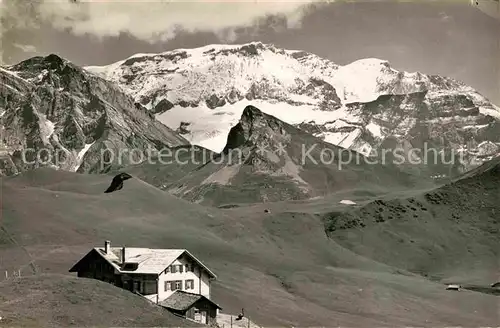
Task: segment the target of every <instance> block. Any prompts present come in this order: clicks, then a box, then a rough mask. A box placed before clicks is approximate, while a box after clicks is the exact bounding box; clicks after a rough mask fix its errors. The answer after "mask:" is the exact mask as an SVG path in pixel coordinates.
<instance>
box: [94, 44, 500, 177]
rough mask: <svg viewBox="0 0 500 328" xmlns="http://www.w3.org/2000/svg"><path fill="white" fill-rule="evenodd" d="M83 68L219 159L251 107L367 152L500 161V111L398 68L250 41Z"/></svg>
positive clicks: (469, 93) (467, 163) (468, 164)
mask: <svg viewBox="0 0 500 328" xmlns="http://www.w3.org/2000/svg"><path fill="white" fill-rule="evenodd" d="M85 69H86V70H88V71H90V72H93V73H95V74H97V75H101V76H103V77H104V78H106V79H108V80H110V81H114V82H116V83H118V84H119V85H120V86H121V87H122V88H123V90H124V91H125V92H126V93H128V94H130V95H131V96H132V97H134V99H135V101H136V102H138V103H141V104H142V105H144V106H145V107H146V108H148V109H149V110H150V111H151V112H153V113H154V114H155V117H156V118H157V119H158V120H160V121H162V122H164V123H165V124H166V125H168V126H169V127H171V128H172V129H174V130H176V129H178V131H179V132H180V133H181V134H182V135H183V136H185V137H186V138H187V139H188V140H190V142H191V143H193V144H196V145H199V146H203V147H205V148H208V149H210V150H212V151H215V152H220V151H222V149H223V148H224V146H225V141H226V136H227V133H229V131H230V129H231V127H232V126H234V125H235V124H236V123H237V121H238V119H239V117H240V116H241V113H242V111H243V109H244V108H245V107H246V106H248V105H254V106H256V107H258V108H260V109H261V110H262V111H263V112H265V113H267V114H271V115H274V116H276V117H278V118H279V119H280V120H282V121H284V122H287V123H290V124H293V125H296V126H299V127H301V128H304V129H306V131H310V132H311V133H313V134H315V135H316V136H318V137H320V138H323V139H324V140H325V141H327V142H329V143H331V144H334V145H337V146H341V147H344V148H349V149H354V150H357V151H358V152H361V153H363V154H365V155H370V154H373V152H378V153H380V151H381V150H383V149H384V147H385V144H386V143H387V142H390V141H391V140H394V142H396V143H397V144H398V145H399V146H401V147H407V145H412V142H413V141H414V140H417V141H416V146H417V147H420V148H421V144H422V142H428V143H429V144H431V145H432V146H433V147H436V148H437V149H438V150H443V151H445V152H447V153H451V152H464V153H465V154H466V156H464V163H462V164H461V165H462V172H463V171H466V170H468V169H470V168H472V167H475V166H478V165H480V164H481V163H482V162H483V161H484V160H487V159H491V158H493V157H494V156H497V155H498V154H500V140H499V137H498V136H499V135H500V111H499V109H498V107H497V106H495V105H494V104H492V103H491V102H489V101H488V99H486V98H485V97H483V96H482V95H481V94H480V93H478V92H477V91H476V90H474V89H473V88H471V87H469V86H467V85H465V84H464V83H462V82H460V81H456V80H453V79H450V78H446V77H442V76H437V75H426V74H423V73H420V72H414V73H409V72H404V71H397V70H395V69H393V68H392V67H391V66H390V63H389V62H388V61H386V60H381V59H377V58H365V59H360V60H357V61H354V62H352V63H351V64H348V65H345V66H340V65H337V64H335V63H333V62H331V61H329V60H326V59H324V58H320V57H318V56H316V55H314V54H310V53H307V52H304V51H299V50H286V49H281V48H278V47H275V46H274V45H272V44H263V43H262V42H252V43H248V44H242V45H207V46H204V47H200V48H193V49H177V50H172V51H167V52H163V53H159V54H137V55H134V56H131V57H129V58H128V59H125V60H122V61H119V62H116V63H114V64H111V65H107V66H98V67H97V66H91V67H86V68H85ZM377 108H378V109H377ZM374 109H377V110H376V111H373V110H374ZM412 147H413V146H412ZM436 175H438V174H436Z"/></svg>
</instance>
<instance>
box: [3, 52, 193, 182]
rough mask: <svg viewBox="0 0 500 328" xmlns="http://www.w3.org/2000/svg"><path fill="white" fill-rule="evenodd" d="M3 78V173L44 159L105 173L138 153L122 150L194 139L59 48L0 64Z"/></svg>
mask: <svg viewBox="0 0 500 328" xmlns="http://www.w3.org/2000/svg"><path fill="white" fill-rule="evenodd" d="M0 84H1V85H2V86H3V88H2V89H1V91H0V108H1V109H2V111H1V117H0V120H1V123H2V127H3V128H4V129H3V131H2V136H1V137H2V138H1V139H2V140H1V141H2V146H3V147H4V149H3V151H2V155H3V156H2V164H1V168H0V173H1V174H4V175H6V174H7V175H8V174H16V173H19V172H20V171H24V170H27V169H32V168H36V167H38V166H40V165H55V166H56V167H58V168H62V169H66V170H70V171H79V172H80V171H87V172H100V171H103V170H106V169H107V166H109V165H111V164H116V163H117V162H120V161H124V162H125V163H126V162H130V161H133V160H136V158H135V157H134V155H135V156H136V157H137V156H139V155H138V154H133V155H130V153H129V154H127V153H125V152H124V150H128V151H130V152H132V151H131V150H132V149H134V151H137V150H140V151H144V150H145V149H147V148H161V147H171V146H175V145H181V144H189V142H188V141H187V140H186V139H185V138H183V137H182V136H180V135H178V134H177V133H176V132H174V131H172V130H171V129H169V128H168V127H166V126H164V125H163V124H162V123H160V122H158V121H157V120H155V119H154V117H153V116H152V115H151V113H149V112H148V111H147V110H145V108H143V107H142V106H139V105H138V104H135V103H134V102H133V101H132V99H131V98H130V97H129V96H127V95H125V94H123V93H122V92H121V91H120V89H119V87H117V86H115V85H114V84H113V83H110V82H108V81H105V80H103V79H101V78H98V77H96V76H94V75H92V74H88V73H87V72H86V71H84V70H83V69H81V68H79V67H78V66H76V65H74V64H72V63H71V62H70V61H68V60H65V59H63V58H61V57H59V56H57V55H54V54H51V55H48V56H45V57H42V56H39V57H33V58H30V59H27V60H25V61H23V62H21V63H19V64H16V65H11V66H8V67H2V68H0ZM123 153H125V154H123ZM120 154H121V155H123V156H122V158H118V155H120ZM106 156H107V157H106ZM139 157H140V156H139ZM104 162H109V163H104Z"/></svg>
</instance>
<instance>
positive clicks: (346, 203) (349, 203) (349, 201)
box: [339, 199, 356, 205]
mask: <svg viewBox="0 0 500 328" xmlns="http://www.w3.org/2000/svg"><path fill="white" fill-rule="evenodd" d="M339 204H344V205H356V203H355V202H353V201H352V200H348V199H343V200H341V201H340V202H339Z"/></svg>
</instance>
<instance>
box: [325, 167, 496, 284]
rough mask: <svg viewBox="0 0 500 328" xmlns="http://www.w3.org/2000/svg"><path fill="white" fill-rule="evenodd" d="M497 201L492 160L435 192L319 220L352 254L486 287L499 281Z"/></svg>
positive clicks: (374, 203) (371, 204) (381, 201)
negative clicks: (323, 222)
mask: <svg viewBox="0 0 500 328" xmlns="http://www.w3.org/2000/svg"><path fill="white" fill-rule="evenodd" d="M499 201H500V159H496V160H494V161H491V162H489V163H486V164H484V165H483V166H481V167H479V168H478V169H476V170H474V171H471V172H469V173H468V174H467V175H466V176H463V177H461V178H460V179H457V180H456V181H454V182H452V183H450V184H447V185H445V186H443V187H440V188H438V189H435V190H432V191H428V192H425V193H421V194H416V195H414V196H412V197H409V198H406V197H398V198H393V199H388V198H385V199H377V200H374V201H372V202H369V203H368V204H366V205H364V206H360V207H357V208H354V209H352V210H350V211H347V212H343V213H340V212H331V213H328V214H326V215H325V216H324V217H323V218H324V220H325V226H326V231H327V233H328V235H329V237H330V238H332V239H333V240H335V241H336V242H338V243H339V244H340V245H343V246H344V247H347V248H349V249H351V250H352V251H354V252H356V253H357V254H360V255H363V256H367V257H369V258H371V259H374V260H376V261H381V262H383V263H386V264H389V265H393V266H397V267H399V268H402V269H405V270H408V271H411V272H414V273H417V274H420V275H424V276H427V277H429V278H431V279H434V280H438V281H443V282H450V283H451V282H453V283H461V284H464V285H467V284H482V285H483V286H484V287H488V286H489V285H490V284H491V283H494V282H496V281H498V280H499V279H500V276H499V272H498V266H499V262H498V260H499V258H500V253H499V251H500V239H499V236H500V235H499V232H500V208H499ZM373 245H377V247H373ZM409 258H410V259H412V261H408V259H409ZM488 282H490V283H488Z"/></svg>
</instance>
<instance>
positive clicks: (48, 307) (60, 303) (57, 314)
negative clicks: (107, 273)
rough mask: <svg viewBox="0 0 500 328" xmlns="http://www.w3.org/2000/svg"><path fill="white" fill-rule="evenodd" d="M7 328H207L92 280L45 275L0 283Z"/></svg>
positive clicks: (1, 308) (4, 320)
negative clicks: (161, 327) (96, 327)
mask: <svg viewBox="0 0 500 328" xmlns="http://www.w3.org/2000/svg"><path fill="white" fill-rule="evenodd" d="M0 303H1V304H2V305H1V306H0V315H1V317H2V320H1V321H0V323H1V324H2V326H4V327H6V326H12V327H69V326H76V327H90V326H92V327H94V326H100V327H102V326H108V327H116V326H119V327H153V326H154V327H158V326H163V327H202V325H199V324H196V323H193V322H191V321H187V320H185V319H182V318H180V317H177V316H175V315H173V314H172V313H170V312H169V311H167V310H166V309H163V308H161V307H159V306H156V305H154V304H152V303H151V302H149V301H148V300H146V299H144V298H142V297H141V296H138V295H135V294H133V293H130V292H128V291H125V290H122V289H119V288H117V287H114V286H112V285H110V284H107V283H104V282H100V281H97V280H93V279H83V278H74V277H69V276H65V275H59V274H43V275H38V276H31V277H22V278H15V279H10V280H6V281H3V282H0Z"/></svg>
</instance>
